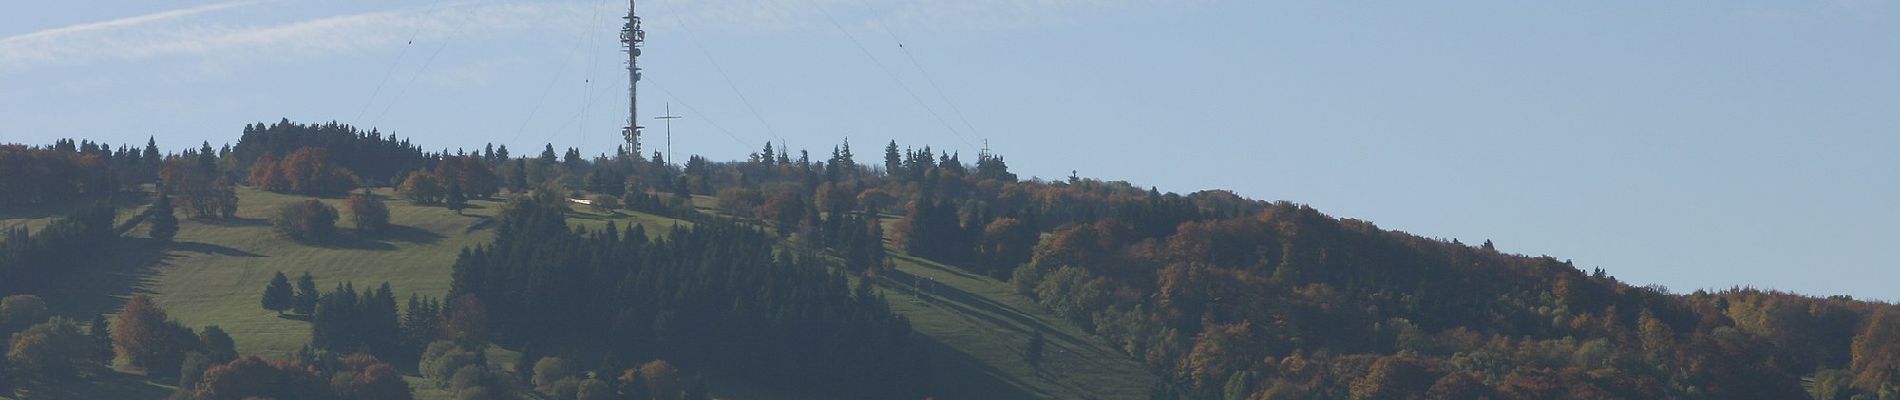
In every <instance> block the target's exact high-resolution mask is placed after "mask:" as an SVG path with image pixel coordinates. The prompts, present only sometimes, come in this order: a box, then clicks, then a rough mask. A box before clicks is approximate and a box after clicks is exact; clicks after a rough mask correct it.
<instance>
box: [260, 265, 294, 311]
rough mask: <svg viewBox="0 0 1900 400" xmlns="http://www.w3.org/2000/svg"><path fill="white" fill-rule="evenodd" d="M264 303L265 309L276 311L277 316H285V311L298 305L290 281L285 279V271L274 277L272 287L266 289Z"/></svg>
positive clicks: (271, 282) (271, 280) (271, 281)
mask: <svg viewBox="0 0 1900 400" xmlns="http://www.w3.org/2000/svg"><path fill="white" fill-rule="evenodd" d="M263 303H264V309H266V310H271V311H276V312H277V315H284V311H285V310H289V309H291V308H294V307H295V306H296V305H297V298H296V296H295V295H293V294H292V293H291V292H290V279H289V278H286V277H284V272H283V271H278V272H277V275H276V276H272V277H271V278H270V285H268V286H265V287H264V300H263Z"/></svg>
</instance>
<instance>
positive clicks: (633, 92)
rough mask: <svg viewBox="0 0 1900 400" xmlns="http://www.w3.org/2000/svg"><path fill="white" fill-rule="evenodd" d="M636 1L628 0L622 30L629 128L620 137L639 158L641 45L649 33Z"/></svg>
mask: <svg viewBox="0 0 1900 400" xmlns="http://www.w3.org/2000/svg"><path fill="white" fill-rule="evenodd" d="M633 3H634V0H627V16H626V17H622V18H624V19H626V20H627V24H626V25H625V26H622V27H621V28H620V47H621V51H625V52H627V126H624V127H621V128H620V136H622V137H623V138H625V139H626V140H627V151H628V152H629V154H634V155H635V157H638V155H639V154H640V129H641V128H643V127H642V126H640V45H641V44H644V43H646V41H647V32H646V31H645V30H641V29H640V16H639V15H635V14H634V13H633Z"/></svg>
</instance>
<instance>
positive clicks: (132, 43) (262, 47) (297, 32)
mask: <svg viewBox="0 0 1900 400" xmlns="http://www.w3.org/2000/svg"><path fill="white" fill-rule="evenodd" d="M255 3H256V2H235V3H220V4H213V5H207V6H200V7H192V8H185V9H179V10H171V11H165V12H159V13H154V14H147V15H141V16H136V17H130V18H122V19H116V20H111V21H104V22H95V23H87V24H80V25H73V26H67V27H60V28H53V29H48V30H43V31H39V32H33V33H28V34H23V35H18V36H11V37H6V38H0V72H5V71H9V70H25V69H33V68H39V67H45V66H54V65H81V64H88V63H96V62H124V61H139V60H148V59H157V58H164V57H195V58H198V59H201V60H202V61H205V62H206V63H209V64H214V65H227V64H248V63H254V62H260V61H267V60H272V59H278V58H284V57H289V58H290V59H298V58H303V57H321V56H329V55H335V54H344V53H351V52H361V51H373V50H381V49H389V48H395V47H398V46H405V45H411V44H414V43H413V42H411V41H412V40H414V41H433V40H439V39H443V38H447V37H450V36H458V35H460V36H473V37H485V36H492V35H494V34H499V33H505V32H514V31H523V30H530V29H562V28H561V27H566V26H571V23H572V22H573V21H576V20H585V18H588V17H589V16H588V14H586V13H585V11H584V10H585V9H583V8H581V7H579V6H576V5H573V4H560V3H521V4H471V3H454V4H446V5H442V6H438V7H430V8H416V9H403V10H391V11H377V12H368V13H359V14H348V15H339V16H330V17H321V18H315V19H307V20H301V21H295V22H289V23H282V24H274V25H239V24H231V23H224V22H217V21H200V20H198V19H195V18H187V17H191V16H196V15H199V14H205V13H209V12H213V11H218V10H223V9H229V8H234V7H239V6H244V5H250V4H255Z"/></svg>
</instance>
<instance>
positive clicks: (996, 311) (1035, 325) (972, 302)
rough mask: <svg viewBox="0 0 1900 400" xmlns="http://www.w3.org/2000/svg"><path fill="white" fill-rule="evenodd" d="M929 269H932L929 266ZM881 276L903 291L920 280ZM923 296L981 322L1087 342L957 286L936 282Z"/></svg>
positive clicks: (913, 287) (896, 272)
mask: <svg viewBox="0 0 1900 400" xmlns="http://www.w3.org/2000/svg"><path fill="white" fill-rule="evenodd" d="M920 265H927V264H920ZM926 268H929V267H928V266H926ZM880 274H881V275H880V276H881V277H882V278H883V279H882V280H883V283H884V284H885V286H888V287H892V288H896V289H897V290H899V291H900V292H912V291H914V290H916V285H915V282H917V281H918V278H917V276H916V275H912V274H910V273H908V272H904V271H903V270H889V271H884V272H882V273H880ZM922 293H923V294H924V295H926V296H930V297H931V299H932V300H933V301H931V302H930V303H931V304H932V305H941V306H946V307H950V308H951V309H953V310H955V311H957V313H959V314H963V315H967V316H970V317H973V318H977V319H981V320H983V321H984V322H988V323H990V324H991V325H996V326H999V327H1003V328H1007V329H1010V330H1014V331H1017V332H1022V333H1025V334H1027V333H1029V332H1030V331H1028V330H1027V329H1033V330H1039V331H1042V332H1043V333H1044V334H1045V335H1049V336H1050V337H1052V338H1054V339H1059V340H1064V341H1069V342H1077V343H1081V342H1083V341H1084V340H1087V339H1083V338H1078V337H1075V336H1073V335H1069V334H1067V333H1063V332H1062V331H1061V330H1059V329H1055V328H1054V327H1050V326H1048V325H1049V324H1048V323H1045V322H1043V321H1042V320H1039V319H1036V318H1035V317H1032V316H1030V315H1028V314H1027V313H1024V312H1022V311H1020V310H1017V309H1015V308H1014V307H1010V306H1009V305H1007V304H1002V303H997V302H996V301H994V300H990V299H989V298H985V297H983V296H978V295H975V294H971V293H969V292H965V291H963V290H962V289H958V288H956V287H955V286H950V285H947V284H942V283H934V282H933V283H932V284H928V285H926V287H924V289H923V291H922ZM1005 319H1007V321H1005Z"/></svg>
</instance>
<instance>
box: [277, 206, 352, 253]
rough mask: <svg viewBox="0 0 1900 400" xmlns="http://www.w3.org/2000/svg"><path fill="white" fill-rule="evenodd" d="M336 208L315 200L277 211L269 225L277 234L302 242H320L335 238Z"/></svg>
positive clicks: (284, 207)
mask: <svg viewBox="0 0 1900 400" xmlns="http://www.w3.org/2000/svg"><path fill="white" fill-rule="evenodd" d="M336 218H337V212H336V208H332V207H330V206H329V205H326V204H323V202H321V201H317V200H315V199H311V200H305V201H303V202H301V203H291V204H288V205H285V206H283V207H282V208H279V209H277V215H276V216H273V217H272V218H271V225H272V226H274V227H276V228H277V233H279V234H283V235H284V236H285V237H289V238H291V239H294V240H297V241H303V242H322V241H326V240H330V239H331V238H333V237H335V236H336Z"/></svg>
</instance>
